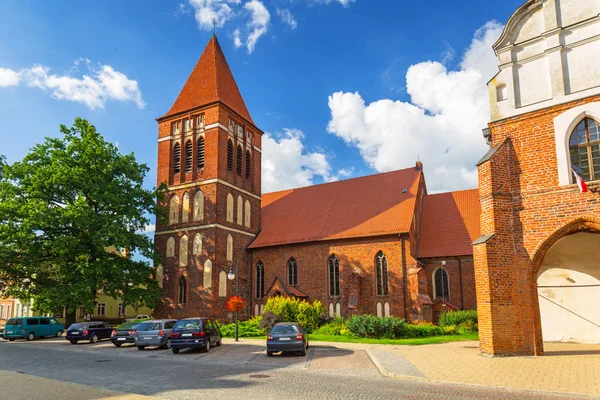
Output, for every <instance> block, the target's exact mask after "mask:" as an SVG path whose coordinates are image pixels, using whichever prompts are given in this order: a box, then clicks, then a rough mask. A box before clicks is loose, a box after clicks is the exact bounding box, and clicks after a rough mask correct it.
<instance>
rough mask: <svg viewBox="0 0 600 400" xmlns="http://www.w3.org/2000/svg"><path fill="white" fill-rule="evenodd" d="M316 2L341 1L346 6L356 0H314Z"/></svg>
mask: <svg viewBox="0 0 600 400" xmlns="http://www.w3.org/2000/svg"><path fill="white" fill-rule="evenodd" d="M313 1H314V2H315V3H322V4H329V3H333V2H337V3H340V4H341V5H343V6H344V7H349V6H350V4H352V3H354V2H355V1H356V0H313Z"/></svg>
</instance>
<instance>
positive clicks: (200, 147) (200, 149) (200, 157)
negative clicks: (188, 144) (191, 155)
mask: <svg viewBox="0 0 600 400" xmlns="http://www.w3.org/2000/svg"><path fill="white" fill-rule="evenodd" d="M196 147H197V153H196V162H197V163H198V169H202V168H204V136H200V138H199V139H198V144H197V146H196Z"/></svg>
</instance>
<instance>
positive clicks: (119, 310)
mask: <svg viewBox="0 0 600 400" xmlns="http://www.w3.org/2000/svg"><path fill="white" fill-rule="evenodd" d="M117 315H119V316H121V315H125V309H124V308H123V303H119V305H118V306H117Z"/></svg>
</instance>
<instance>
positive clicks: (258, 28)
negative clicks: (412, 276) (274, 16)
mask: <svg viewBox="0 0 600 400" xmlns="http://www.w3.org/2000/svg"><path fill="white" fill-rule="evenodd" d="M244 8H245V9H246V10H248V11H250V13H251V15H252V16H251V18H250V22H248V28H249V29H250V30H251V31H252V32H250V34H249V35H248V39H247V40H246V47H247V48H248V53H252V52H253V51H254V46H256V42H257V41H258V39H259V38H260V37H261V36H262V35H264V34H265V33H267V29H268V25H269V20H270V19H271V14H269V10H267V8H266V7H265V5H264V4H263V3H261V2H260V1H259V0H251V1H249V2H247V3H246V4H245V5H244Z"/></svg>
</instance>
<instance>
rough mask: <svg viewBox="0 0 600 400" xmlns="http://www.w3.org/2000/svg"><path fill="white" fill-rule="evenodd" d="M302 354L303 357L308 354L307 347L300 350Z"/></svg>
mask: <svg viewBox="0 0 600 400" xmlns="http://www.w3.org/2000/svg"><path fill="white" fill-rule="evenodd" d="M300 355H301V356H302V357H304V356H305V355H306V349H304V350H302V351H301V352H300Z"/></svg>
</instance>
